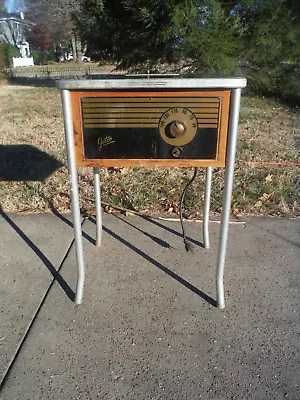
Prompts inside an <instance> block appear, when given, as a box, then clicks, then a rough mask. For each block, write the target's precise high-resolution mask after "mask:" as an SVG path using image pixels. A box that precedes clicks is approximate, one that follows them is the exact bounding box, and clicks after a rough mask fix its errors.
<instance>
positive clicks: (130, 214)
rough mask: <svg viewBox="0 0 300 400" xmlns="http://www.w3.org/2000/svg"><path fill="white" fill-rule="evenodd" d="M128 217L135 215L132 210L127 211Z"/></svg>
mask: <svg viewBox="0 0 300 400" xmlns="http://www.w3.org/2000/svg"><path fill="white" fill-rule="evenodd" d="M125 215H126V217H134V214H133V213H132V212H130V211H126V212H125Z"/></svg>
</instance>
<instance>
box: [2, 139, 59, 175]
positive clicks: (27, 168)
mask: <svg viewBox="0 0 300 400" xmlns="http://www.w3.org/2000/svg"><path fill="white" fill-rule="evenodd" d="M63 165H64V164H63V163H62V162H60V161H58V160H57V159H56V158H54V157H52V156H51V155H49V154H48V153H45V152H44V151H42V150H39V149H38V148H36V147H34V146H31V145H27V144H16V145H0V180H2V181H40V182H44V181H45V179H46V178H48V177H49V176H50V175H52V174H53V173H54V172H55V171H56V170H57V169H58V168H60V167H62V166H63Z"/></svg>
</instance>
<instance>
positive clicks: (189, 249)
mask: <svg viewBox="0 0 300 400" xmlns="http://www.w3.org/2000/svg"><path fill="white" fill-rule="evenodd" d="M183 243H184V247H185V250H186V252H187V253H193V252H194V246H193V245H192V243H191V242H189V241H188V240H186V239H184V240H183Z"/></svg>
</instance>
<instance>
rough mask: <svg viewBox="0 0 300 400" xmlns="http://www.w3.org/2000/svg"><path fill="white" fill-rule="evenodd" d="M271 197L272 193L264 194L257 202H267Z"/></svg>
mask: <svg viewBox="0 0 300 400" xmlns="http://www.w3.org/2000/svg"><path fill="white" fill-rule="evenodd" d="M273 196H274V192H272V193H264V194H263V195H262V196H261V197H260V198H259V200H261V201H268V200H271V199H272V197H273Z"/></svg>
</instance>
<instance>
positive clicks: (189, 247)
mask: <svg viewBox="0 0 300 400" xmlns="http://www.w3.org/2000/svg"><path fill="white" fill-rule="evenodd" d="M197 172H198V168H197V167H195V169H194V175H193V177H192V179H190V180H189V181H188V183H187V184H186V187H185V188H184V189H183V192H182V195H181V199H180V223H181V229H182V237H183V243H184V247H185V250H186V251H187V252H189V251H190V252H192V251H193V245H192V243H191V242H189V241H188V240H187V238H186V236H185V230H184V226H183V217H182V212H183V204H184V197H185V194H186V191H187V190H188V188H189V187H190V186H191V184H192V183H193V182H194V180H195V178H196V175H197Z"/></svg>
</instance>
